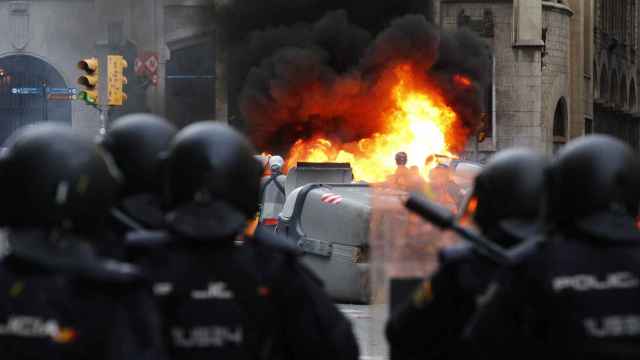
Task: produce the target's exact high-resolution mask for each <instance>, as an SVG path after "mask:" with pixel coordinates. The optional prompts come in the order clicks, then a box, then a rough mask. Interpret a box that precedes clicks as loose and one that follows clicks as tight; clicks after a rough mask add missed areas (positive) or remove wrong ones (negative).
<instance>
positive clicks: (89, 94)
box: [78, 57, 100, 105]
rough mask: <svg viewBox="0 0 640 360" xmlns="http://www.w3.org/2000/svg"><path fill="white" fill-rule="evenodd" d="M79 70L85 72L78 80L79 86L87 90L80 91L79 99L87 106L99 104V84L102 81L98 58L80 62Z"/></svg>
mask: <svg viewBox="0 0 640 360" xmlns="http://www.w3.org/2000/svg"><path fill="white" fill-rule="evenodd" d="M78 68H79V69H80V70H82V71H84V72H85V74H84V75H82V76H80V77H79V78H78V84H79V85H81V86H84V88H85V90H82V91H80V93H79V94H78V97H79V98H80V99H82V100H84V101H85V102H86V103H87V104H91V105H96V104H98V95H99V93H98V82H99V81H100V62H99V61H98V58H95V57H92V58H88V59H84V60H81V61H80V62H78Z"/></svg>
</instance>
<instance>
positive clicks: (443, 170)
mask: <svg viewBox="0 0 640 360" xmlns="http://www.w3.org/2000/svg"><path fill="white" fill-rule="evenodd" d="M427 196H429V197H430V198H431V200H433V201H435V202H437V203H438V204H440V205H444V206H446V207H447V208H449V209H450V210H451V211H454V212H457V211H458V207H459V205H460V203H461V202H462V189H460V186H458V185H457V184H456V183H455V182H454V181H453V179H452V178H451V171H450V168H449V166H447V165H444V164H439V165H437V166H436V167H435V168H433V169H431V171H430V172H429V188H428V191H427Z"/></svg>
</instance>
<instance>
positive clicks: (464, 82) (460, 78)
mask: <svg viewBox="0 0 640 360" xmlns="http://www.w3.org/2000/svg"><path fill="white" fill-rule="evenodd" d="M453 81H454V82H455V83H456V84H457V85H458V86H460V87H462V88H468V87H471V85H473V83H472V82H471V79H469V78H468V77H466V76H464V75H460V74H456V75H454V76H453Z"/></svg>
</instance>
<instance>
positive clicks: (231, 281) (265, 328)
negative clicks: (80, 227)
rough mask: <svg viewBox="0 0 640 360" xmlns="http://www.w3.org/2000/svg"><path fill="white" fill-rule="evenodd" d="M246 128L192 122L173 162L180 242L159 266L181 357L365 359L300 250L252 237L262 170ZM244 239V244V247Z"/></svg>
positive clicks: (170, 179)
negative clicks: (246, 232)
mask: <svg viewBox="0 0 640 360" xmlns="http://www.w3.org/2000/svg"><path fill="white" fill-rule="evenodd" d="M253 154H254V149H253V147H252V146H251V145H250V144H249V143H248V141H247V140H246V139H245V138H244V137H242V136H241V135H240V134H239V133H237V132H236V131H234V130H232V129H231V128H230V127H228V126H226V125H222V124H220V123H216V122H201V123H195V124H192V125H190V126H187V127H186V128H184V129H183V130H181V131H180V132H179V133H178V134H177V135H176V137H175V138H174V140H173V142H172V145H171V146H170V149H169V152H168V156H167V159H166V161H167V163H166V179H165V181H166V184H165V189H166V194H165V201H166V203H167V204H168V209H169V212H168V214H167V216H166V223H167V228H168V230H169V231H170V232H171V234H172V240H173V241H172V243H171V244H169V245H168V246H167V248H166V252H165V253H164V254H163V255H158V256H157V258H154V259H152V260H151V262H150V266H149V268H151V269H155V271H154V274H155V275H154V276H155V279H156V285H155V290H156V294H157V295H158V297H159V301H160V303H161V304H162V308H163V311H162V312H163V314H164V315H165V321H166V324H165V326H164V329H165V331H166V335H167V339H168V341H169V348H170V355H171V357H172V358H174V359H182V358H189V359H211V358H219V359H249V358H258V359H273V358H285V359H286V358H290V359H328V358H335V359H357V358H358V350H357V345H356V341H355V337H354V335H353V333H352V330H351V326H350V324H349V322H348V321H347V320H346V319H345V318H344V316H343V315H342V314H341V313H340V312H339V311H338V310H337V309H336V307H335V306H334V305H333V304H332V303H331V301H330V300H329V299H328V297H327V295H326V294H325V293H324V291H323V290H322V289H321V285H320V284H319V283H318V280H316V278H315V277H314V276H313V275H312V274H311V273H310V272H309V271H308V270H306V269H305V268H304V267H303V266H302V265H301V264H300V263H299V262H298V260H297V259H296V256H297V254H298V250H297V248H296V247H295V246H292V245H289V244H288V243H286V242H284V241H283V240H280V238H276V237H274V236H275V235H273V234H270V233H268V232H263V233H260V232H258V234H257V235H256V236H244V235H243V232H244V230H245V227H246V225H247V221H248V220H249V219H252V218H253V217H254V216H255V214H256V212H257V210H258V197H259V191H260V177H261V175H262V169H261V166H260V164H259V163H258V162H257V161H256V160H255V158H254V156H253ZM238 242H239V243H241V245H238V244H237V243H238Z"/></svg>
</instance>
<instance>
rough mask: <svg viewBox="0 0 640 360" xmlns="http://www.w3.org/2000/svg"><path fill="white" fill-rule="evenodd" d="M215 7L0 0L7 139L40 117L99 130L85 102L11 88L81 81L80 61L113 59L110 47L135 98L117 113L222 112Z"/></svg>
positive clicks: (179, 116) (176, 2) (1, 108)
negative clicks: (213, 22) (122, 65)
mask: <svg viewBox="0 0 640 360" xmlns="http://www.w3.org/2000/svg"><path fill="white" fill-rule="evenodd" d="M212 6H213V0H50V1H35V0H23V1H7V0H0V34H2V36H0V119H1V120H2V121H0V141H2V140H4V139H5V138H6V136H7V135H8V134H9V133H11V131H13V130H14V129H15V128H16V127H19V126H22V125H25V124H30V123H34V122H37V121H42V120H55V121H61V122H67V123H72V124H73V126H74V127H77V128H80V129H82V130H84V131H85V132H86V133H87V134H89V135H95V134H96V133H97V131H98V128H99V127H100V124H101V122H100V121H99V117H98V112H97V111H96V110H95V109H93V108H92V107H90V106H88V105H86V104H84V103H83V102H81V101H60V100H52V99H48V98H47V97H46V96H44V94H45V93H46V91H42V92H41V93H39V94H31V95H20V94H14V93H12V89H15V88H29V87H31V88H43V87H45V88H46V87H49V88H73V87H78V86H77V85H76V79H77V77H78V76H79V75H80V70H78V69H77V68H76V66H77V63H78V61H79V60H80V59H82V58H85V57H91V56H99V57H100V58H101V62H102V63H103V64H106V55H107V54H120V55H124V56H125V58H126V59H127V62H128V63H129V67H128V69H127V72H126V74H125V75H126V76H127V78H128V79H129V84H128V85H127V87H126V92H127V94H128V97H129V99H128V101H127V103H126V105H125V106H124V107H122V108H119V109H115V110H114V111H113V112H112V114H111V118H114V117H117V116H119V115H122V114H124V113H129V112H133V111H153V112H155V113H159V114H164V115H166V116H167V117H168V118H170V119H171V120H172V121H174V122H176V123H177V124H183V123H184V122H187V121H189V120H193V119H207V118H213V117H214V116H216V111H218V112H224V111H225V109H224V107H223V106H216V99H220V100H221V101H223V100H224V94H225V92H224V91H216V86H221V85H220V84H221V82H220V81H216V78H217V76H216V72H217V70H216V61H215V59H216V51H215V42H214V40H215V37H214V30H213V27H212V25H211V11H212ZM136 59H138V60H141V61H140V62H139V64H138V65H141V67H137V66H136ZM156 60H157V61H156ZM136 68H138V69H137V70H138V71H136ZM105 78H106V77H105ZM105 78H103V82H104V81H105ZM14 92H15V90H14ZM217 93H218V95H220V96H218V97H216V94H217Z"/></svg>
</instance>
